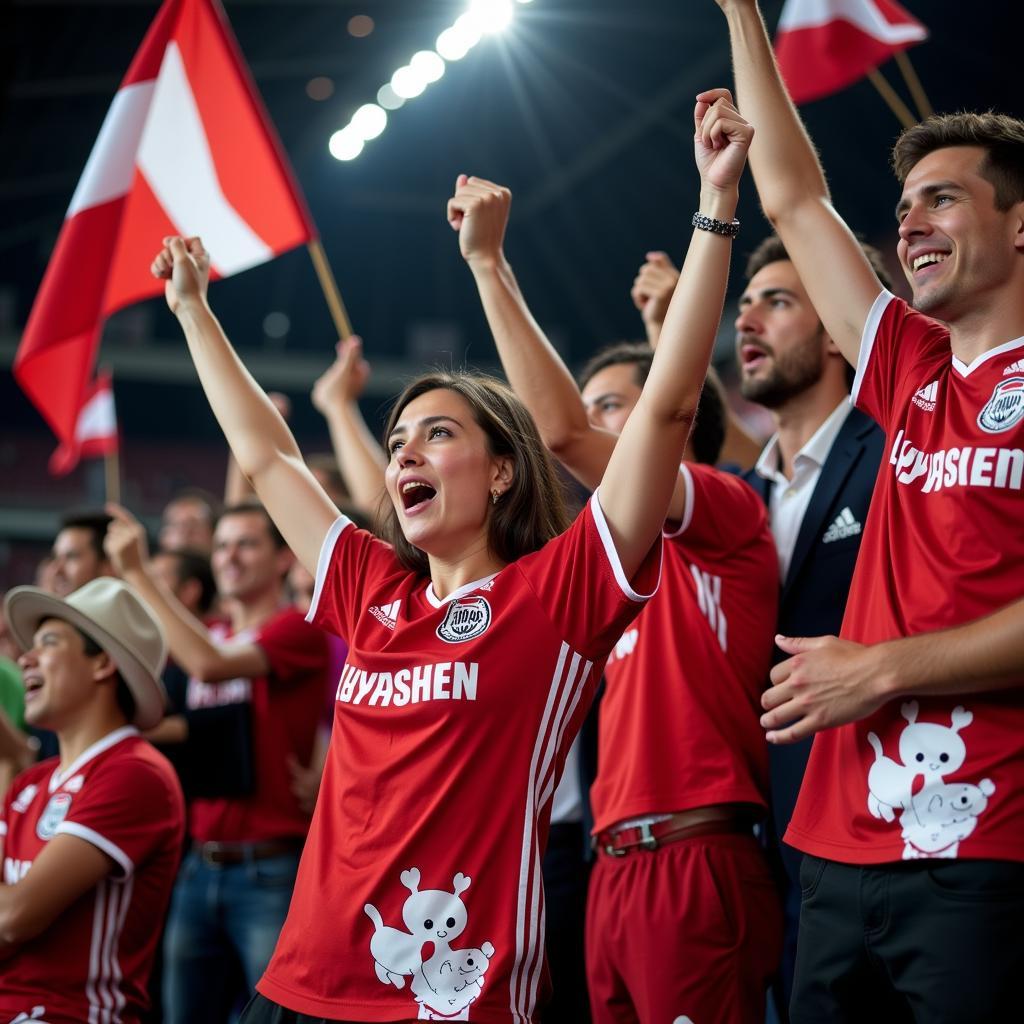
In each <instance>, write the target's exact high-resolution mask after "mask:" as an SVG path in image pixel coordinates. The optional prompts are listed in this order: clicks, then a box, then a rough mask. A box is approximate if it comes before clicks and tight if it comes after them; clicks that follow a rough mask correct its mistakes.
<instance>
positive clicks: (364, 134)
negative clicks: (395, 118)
mask: <svg viewBox="0 0 1024 1024" xmlns="http://www.w3.org/2000/svg"><path fill="white" fill-rule="evenodd" d="M387 126H388V115H387V114H386V113H385V112H384V110H383V109H382V108H381V107H378V106H377V104H376V103H364V104H363V105H362V106H361V107H360V108H359V109H358V110H357V111H356V112H355V113H354V114H353V115H352V120H351V121H350V122H349V127H350V128H351V129H352V131H354V132H355V133H356V134H357V135H358V136H359V137H360V138H361V139H362V140H363V141H364V142H369V141H370V139H375V138H377V136H378V135H380V133H381V132H382V131H384V129H385V128H386V127H387Z"/></svg>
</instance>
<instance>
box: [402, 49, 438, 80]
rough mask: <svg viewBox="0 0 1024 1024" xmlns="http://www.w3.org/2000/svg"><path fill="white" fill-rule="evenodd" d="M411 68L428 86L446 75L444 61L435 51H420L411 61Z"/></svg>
mask: <svg viewBox="0 0 1024 1024" xmlns="http://www.w3.org/2000/svg"><path fill="white" fill-rule="evenodd" d="M409 67H411V68H412V69H413V71H415V72H416V73H417V74H418V75H419V76H420V78H422V79H423V81H424V82H426V83H427V84H428V85H429V84H430V83H431V82H436V81H437V80H438V79H439V78H441V77H442V75H444V61H443V60H441V58H440V57H438V55H437V54H436V53H434V51H433V50H420V51H419V53H414V54H413V55H412V59H411V60H410V61H409Z"/></svg>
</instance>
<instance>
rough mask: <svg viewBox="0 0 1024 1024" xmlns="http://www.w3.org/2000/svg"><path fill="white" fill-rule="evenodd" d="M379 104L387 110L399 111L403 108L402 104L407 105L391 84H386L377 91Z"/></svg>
mask: <svg viewBox="0 0 1024 1024" xmlns="http://www.w3.org/2000/svg"><path fill="white" fill-rule="evenodd" d="M377 102H378V103H379V104H380V105H381V106H382V107H383V108H384V109H385V110H397V109H398V108H399V107H400V106H402V104H404V103H405V100H403V99H402V97H401V96H399V95H398V93H397V92H395V90H394V89H392V88H391V83H390V82H385V83H384V84H383V85H382V86H381V87H380V88H379V89H378V90H377Z"/></svg>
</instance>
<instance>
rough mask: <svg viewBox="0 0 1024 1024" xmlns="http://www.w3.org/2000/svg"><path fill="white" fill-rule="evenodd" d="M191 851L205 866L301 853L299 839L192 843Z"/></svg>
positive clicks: (300, 841) (239, 862) (240, 862)
mask: <svg viewBox="0 0 1024 1024" xmlns="http://www.w3.org/2000/svg"><path fill="white" fill-rule="evenodd" d="M192 849H193V850H194V851H195V852H196V853H197V854H198V855H199V856H200V857H201V858H202V859H203V861H204V862H205V863H207V864H242V863H244V862H245V861H250V860H266V859H267V858H268V857H283V856H285V855H286V854H289V853H294V854H298V853H301V852H302V840H301V839H263V840H260V841H259V842H256V843H219V842H208V843H193V844H192Z"/></svg>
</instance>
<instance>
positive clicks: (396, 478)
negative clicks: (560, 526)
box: [385, 388, 512, 559]
mask: <svg viewBox="0 0 1024 1024" xmlns="http://www.w3.org/2000/svg"><path fill="white" fill-rule="evenodd" d="M387 443H388V451H389V453H390V456H391V458H390V461H389V463H388V468H387V472H386V474H385V481H386V484H387V489H388V495H389V496H390V498H391V501H392V504H393V505H394V506H395V510H396V512H397V513H398V521H399V523H400V524H401V527H402V532H403V533H404V534H405V537H406V540H408V541H409V543H410V544H413V545H415V546H416V547H418V548H419V549H420V550H421V551H425V552H426V553H427V554H428V555H433V556H435V557H438V558H446V559H452V558H458V557H459V556H460V554H463V553H468V552H470V551H472V550H475V549H478V547H479V545H480V544H481V543H483V544H486V543H487V523H488V516H489V509H490V504H491V491H492V490H495V489H497V490H499V491H501V492H502V493H504V491H505V490H506V489H507V488H508V485H509V483H510V481H511V472H512V460H511V459H509V458H507V457H497V456H494V455H492V454H491V452H490V448H489V445H488V441H487V435H486V434H485V433H484V432H483V430H482V429H481V428H480V426H479V424H478V423H477V422H476V420H475V419H474V417H473V411H472V409H471V408H470V405H469V403H468V402H467V401H466V400H465V399H464V398H463V397H462V396H461V395H459V394H457V393H456V392H454V391H448V390H446V389H441V388H438V389H435V390H433V391H428V392H426V393H425V394H422V395H420V396H419V397H417V398H414V399H413V400H412V401H411V402H410V403H409V404H408V405H407V406H406V407H405V408H404V409H403V410H402V412H401V415H400V416H399V418H398V422H397V423H396V424H395V428H394V430H393V431H392V432H391V435H390V436H389V437H388V440H387Z"/></svg>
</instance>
